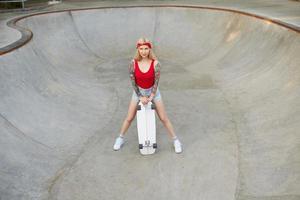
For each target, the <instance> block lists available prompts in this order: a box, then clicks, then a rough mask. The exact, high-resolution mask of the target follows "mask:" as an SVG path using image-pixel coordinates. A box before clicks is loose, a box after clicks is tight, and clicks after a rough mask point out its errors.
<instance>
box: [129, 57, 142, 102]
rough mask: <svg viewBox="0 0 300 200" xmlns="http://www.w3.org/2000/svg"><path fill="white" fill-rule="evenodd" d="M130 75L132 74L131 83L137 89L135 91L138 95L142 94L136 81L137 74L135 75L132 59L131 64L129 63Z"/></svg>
mask: <svg viewBox="0 0 300 200" xmlns="http://www.w3.org/2000/svg"><path fill="white" fill-rule="evenodd" d="M129 76H130V80H131V84H132V86H133V89H134V91H135V93H136V94H137V96H138V97H140V96H142V94H141V92H140V90H139V88H138V86H137V84H136V82H135V75H134V60H132V61H131V63H130V65H129Z"/></svg>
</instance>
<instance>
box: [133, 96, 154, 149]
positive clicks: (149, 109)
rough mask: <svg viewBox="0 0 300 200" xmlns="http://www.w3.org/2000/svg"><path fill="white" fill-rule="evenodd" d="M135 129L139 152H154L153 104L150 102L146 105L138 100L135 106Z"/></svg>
mask: <svg viewBox="0 0 300 200" xmlns="http://www.w3.org/2000/svg"><path fill="white" fill-rule="evenodd" d="M137 129H138V138H139V149H140V152H141V154H142V155H149V154H153V153H155V150H156V148H157V144H156V125H155V104H153V103H152V102H149V103H148V104H146V105H143V104H142V102H139V104H138V108H137Z"/></svg>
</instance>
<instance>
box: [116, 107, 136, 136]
mask: <svg viewBox="0 0 300 200" xmlns="http://www.w3.org/2000/svg"><path fill="white" fill-rule="evenodd" d="M136 108H137V103H136V102H135V101H130V104H129V108H128V113H127V116H126V118H125V120H124V122H123V125H122V128H121V131H120V135H121V136H124V135H125V133H126V132H127V130H128V128H129V126H130V124H131V122H132V120H133V119H134V117H135V114H136Z"/></svg>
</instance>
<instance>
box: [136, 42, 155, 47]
mask: <svg viewBox="0 0 300 200" xmlns="http://www.w3.org/2000/svg"><path fill="white" fill-rule="evenodd" d="M142 45H147V46H148V47H149V48H150V49H151V48H152V45H151V43H150V42H144V43H138V44H137V45H136V48H139V47H140V46H142Z"/></svg>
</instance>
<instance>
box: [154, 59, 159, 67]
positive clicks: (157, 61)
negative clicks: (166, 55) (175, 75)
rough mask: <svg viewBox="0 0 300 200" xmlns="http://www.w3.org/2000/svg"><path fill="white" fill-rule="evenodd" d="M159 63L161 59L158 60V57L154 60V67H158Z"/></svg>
mask: <svg viewBox="0 0 300 200" xmlns="http://www.w3.org/2000/svg"><path fill="white" fill-rule="evenodd" d="M158 64H159V65H160V62H159V60H157V59H156V60H154V62H153V65H154V67H156V66H157V65H158Z"/></svg>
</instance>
